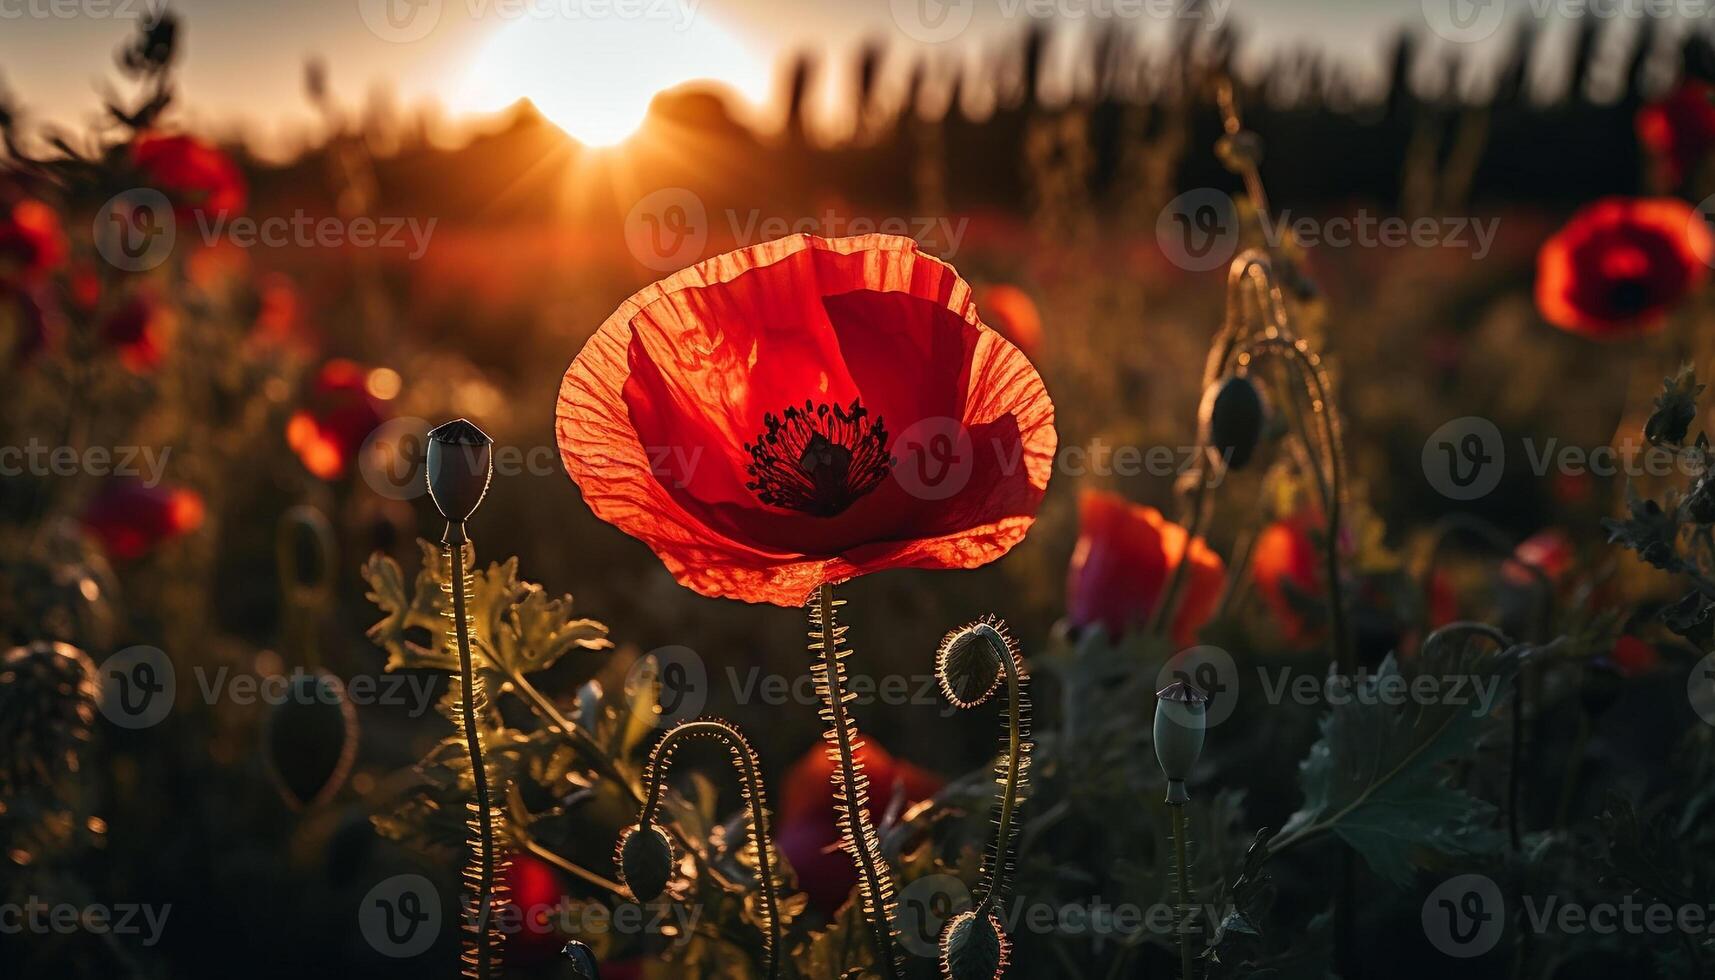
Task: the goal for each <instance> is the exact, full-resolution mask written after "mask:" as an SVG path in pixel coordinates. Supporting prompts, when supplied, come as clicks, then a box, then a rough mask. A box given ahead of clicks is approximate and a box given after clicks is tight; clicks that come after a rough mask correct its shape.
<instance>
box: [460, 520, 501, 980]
mask: <svg viewBox="0 0 1715 980" xmlns="http://www.w3.org/2000/svg"><path fill="white" fill-rule="evenodd" d="M461 531H462V529H461ZM448 537H449V538H451V539H452V540H451V541H450V543H449V544H448V545H447V560H448V561H449V562H450V566H449V574H448V576H447V589H448V591H449V592H451V593H452V600H453V608H452V620H453V628H452V634H453V636H454V638H455V639H456V641H457V643H458V651H459V683H460V685H461V688H462V690H461V693H460V697H459V710H460V720H461V724H460V727H461V728H463V729H464V739H465V749H466V751H468V752H469V754H470V772H471V782H472V783H473V784H474V786H475V797H476V798H475V803H474V804H473V806H472V809H474V810H475V811H476V821H475V827H474V829H475V830H476V834H477V836H476V837H475V838H473V839H472V840H471V842H470V843H471V848H472V854H471V865H472V866H471V868H470V869H468V870H467V872H466V877H467V878H469V877H472V876H474V877H475V879H476V880H475V882H474V884H475V886H476V892H477V894H476V898H477V906H476V915H477V919H476V921H475V922H474V923H472V922H469V921H468V920H467V922H466V926H465V930H466V936H465V953H464V958H465V963H466V968H467V971H474V973H473V975H474V976H475V977H477V980H487V978H488V976H489V974H490V968H491V966H492V962H493V959H494V956H495V954H496V953H497V952H498V951H499V947H500V933H499V931H498V929H497V928H495V926H496V923H495V919H494V882H495V876H496V868H495V865H496V861H495V856H494V847H495V834H494V809H493V806H492V804H491V802H490V800H489V789H488V767H487V765H486V764H485V763H484V761H483V757H482V732H481V730H480V729H479V728H478V727H477V702H478V700H479V699H480V698H481V697H482V689H481V687H480V684H481V681H480V680H479V679H478V678H477V676H476V670H475V668H474V666H473V664H472V663H471V655H470V617H469V614H468V613H467V612H466V610H465V603H466V601H467V599H466V593H467V591H468V589H469V588H470V576H469V574H468V573H467V572H466V571H465V562H464V548H465V541H466V539H465V537H464V535H463V534H462V533H459V534H451V533H449V535H448Z"/></svg>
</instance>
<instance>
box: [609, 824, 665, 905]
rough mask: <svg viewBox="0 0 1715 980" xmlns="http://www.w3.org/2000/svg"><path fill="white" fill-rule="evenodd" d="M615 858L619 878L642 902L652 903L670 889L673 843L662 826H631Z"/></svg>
mask: <svg viewBox="0 0 1715 980" xmlns="http://www.w3.org/2000/svg"><path fill="white" fill-rule="evenodd" d="M614 857H615V858H616V863H617V864H618V865H619V880H620V881H621V882H623V883H624V884H625V887H627V888H629V889H631V894H632V896H633V897H634V898H636V899H637V900H638V901H639V902H652V901H654V900H655V899H657V898H659V897H660V895H661V893H662V892H664V891H666V890H667V881H668V879H670V878H672V877H673V845H672V843H671V842H670V841H668V840H667V835H666V834H665V833H663V832H662V830H661V828H660V827H657V826H654V825H653V824H651V825H649V826H647V827H645V826H641V825H639V826H636V827H627V828H626V830H625V833H624V834H622V835H620V838H619V847H618V853H617V854H615V855H614Z"/></svg>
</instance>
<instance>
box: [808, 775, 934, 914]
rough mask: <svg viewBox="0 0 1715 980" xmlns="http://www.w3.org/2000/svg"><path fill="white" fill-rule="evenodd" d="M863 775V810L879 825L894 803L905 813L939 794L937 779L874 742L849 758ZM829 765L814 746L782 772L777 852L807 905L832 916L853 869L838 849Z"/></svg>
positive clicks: (851, 885)
mask: <svg viewBox="0 0 1715 980" xmlns="http://www.w3.org/2000/svg"><path fill="white" fill-rule="evenodd" d="M854 754H855V755H856V757H857V760H858V762H859V763H860V764H861V765H862V766H863V768H864V772H865V773H866V774H868V776H869V784H870V786H871V788H872V789H871V792H870V794H869V810H870V818H871V819H872V820H876V821H880V819H881V817H882V814H883V813H884V812H885V811H886V809H887V807H888V806H889V804H890V803H891V802H892V801H893V800H894V798H895V797H896V796H897V797H901V798H902V800H903V807H902V808H908V807H910V806H912V805H914V804H916V803H920V802H922V801H923V800H927V799H929V798H930V797H932V796H934V795H935V794H936V793H937V792H939V791H940V789H941V786H942V780H941V777H940V776H937V775H935V774H934V773H932V772H929V771H928V770H926V769H922V768H920V767H918V766H915V765H912V764H911V763H909V762H906V761H904V760H901V759H895V758H894V757H893V756H891V755H889V754H888V752H887V750H886V749H884V748H882V747H881V746H880V745H878V744H876V743H875V742H864V743H862V744H861V745H860V746H859V747H858V748H857V751H856V752H855V753H854ZM833 772H834V763H833V760H832V759H830V758H829V757H828V750H827V748H826V747H824V746H819V745H818V746H815V747H813V748H811V749H810V751H808V752H806V753H805V754H804V757H803V758H801V759H799V760H798V761H797V762H796V763H794V764H793V766H792V768H791V770H790V771H788V772H787V773H786V781H785V785H784V787H783V792H782V794H781V797H780V801H781V806H780V821H779V828H780V829H779V838H780V839H779V847H780V852H781V853H782V854H784V855H786V860H788V861H790V862H791V863H792V870H793V871H794V872H796V873H797V875H798V885H799V887H800V888H802V889H803V890H804V892H805V894H807V895H808V896H809V897H810V904H811V905H813V906H815V907H816V908H817V909H818V910H819V911H821V913H822V914H823V915H830V916H831V915H833V913H834V912H835V910H837V909H838V908H839V907H840V905H841V903H843V902H844V901H845V900H846V897H847V896H848V895H850V894H851V892H852V889H853V888H854V887H855V886H856V885H857V868H856V866H855V865H853V864H852V860H851V858H850V857H849V856H848V855H846V854H845V853H844V852H843V851H841V850H840V848H839V840H840V830H839V816H838V814H837V813H836V812H835V809H834V806H835V803H836V802H837V801H836V800H835V797H834V781H833Z"/></svg>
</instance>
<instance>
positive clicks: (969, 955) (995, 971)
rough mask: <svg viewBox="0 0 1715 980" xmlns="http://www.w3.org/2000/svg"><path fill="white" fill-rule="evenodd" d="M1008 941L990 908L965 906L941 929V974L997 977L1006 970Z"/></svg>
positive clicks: (979, 979)
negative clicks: (979, 911)
mask: <svg viewBox="0 0 1715 980" xmlns="http://www.w3.org/2000/svg"><path fill="white" fill-rule="evenodd" d="M1008 950H1009V941H1008V939H1007V938H1006V932H1005V931H1004V930H1002V929H1001V926H1000V923H999V922H998V921H996V919H995V916H994V913H993V912H987V913H985V914H983V915H978V914H977V910H976V909H968V910H966V911H964V912H960V913H959V914H958V915H956V916H954V917H953V919H952V921H950V922H948V923H947V928H946V930H945V931H943V932H942V933H941V975H942V976H943V977H949V978H951V980H997V978H998V977H1000V976H1001V975H1002V974H1003V973H1005V972H1006V962H1007V954H1008Z"/></svg>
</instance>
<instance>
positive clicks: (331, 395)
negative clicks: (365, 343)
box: [286, 358, 385, 480]
mask: <svg viewBox="0 0 1715 980" xmlns="http://www.w3.org/2000/svg"><path fill="white" fill-rule="evenodd" d="M383 421H385V417H384V415H383V414H382V411H381V405H380V402H379V401H378V400H377V399H376V398H375V397H374V396H373V395H371V394H370V393H369V388H368V377H367V374H366V373H365V371H364V370H363V368H362V367H360V366H359V365H358V364H356V363H354V362H352V361H347V360H343V359H339V358H336V359H334V360H331V361H329V362H327V363H326V364H324V365H322V369H321V371H320V373H318V374H317V376H316V383H315V385H314V387H313V388H311V390H310V395H309V398H308V399H307V404H306V406H305V407H304V408H301V409H299V410H298V411H296V412H293V413H292V417H291V418H290V419H288V420H287V422H286V444H287V445H288V446H291V447H292V451H293V452H295V453H297V454H298V459H299V460H301V461H302V462H303V464H304V469H307V470H309V471H310V472H311V473H313V474H315V475H316V476H318V477H320V478H321V479H323V480H337V479H339V478H340V477H342V476H344V475H345V472H346V470H347V469H348V468H349V467H350V466H351V464H352V463H354V462H355V461H356V460H357V454H358V451H359V450H361V449H362V448H363V444H364V442H366V441H367V440H368V439H369V436H370V434H371V433H373V432H374V431H375V429H376V428H377V427H378V426H380V425H381V423H382V422H383Z"/></svg>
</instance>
